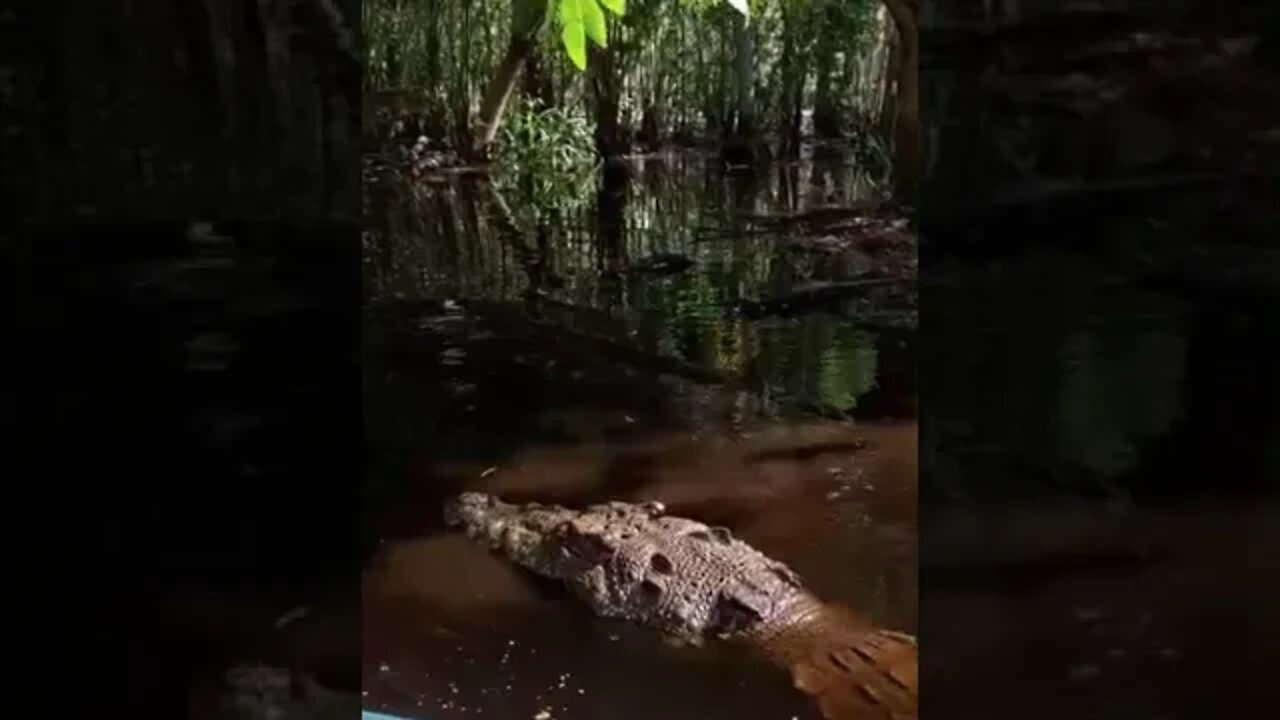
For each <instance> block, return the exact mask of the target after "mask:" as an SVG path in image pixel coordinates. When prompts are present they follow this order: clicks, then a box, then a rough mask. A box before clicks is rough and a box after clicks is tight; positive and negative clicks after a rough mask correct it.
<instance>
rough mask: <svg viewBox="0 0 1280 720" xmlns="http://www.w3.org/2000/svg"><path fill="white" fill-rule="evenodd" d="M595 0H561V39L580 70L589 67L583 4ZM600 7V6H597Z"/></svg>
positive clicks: (570, 57)
mask: <svg viewBox="0 0 1280 720" xmlns="http://www.w3.org/2000/svg"><path fill="white" fill-rule="evenodd" d="M584 2H592V3H594V2H595V0H560V7H559V13H558V15H559V18H560V28H561V29H560V39H561V40H562V41H563V42H564V49H565V52H567V53H569V59H570V60H572V61H573V64H574V66H576V67H577V68H578V69H579V70H586V69H587V37H586V29H585V27H584V26H583V22H582V4H583V3H584ZM597 9H599V8H597Z"/></svg>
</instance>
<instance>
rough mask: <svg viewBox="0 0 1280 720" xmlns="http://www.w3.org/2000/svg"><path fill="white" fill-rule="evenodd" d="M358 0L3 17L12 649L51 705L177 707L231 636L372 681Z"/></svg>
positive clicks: (256, 653)
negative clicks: (364, 495) (362, 614)
mask: <svg viewBox="0 0 1280 720" xmlns="http://www.w3.org/2000/svg"><path fill="white" fill-rule="evenodd" d="M359 10H360V8H359V4H358V3H355V2H350V1H349V0H333V1H332V2H331V1H330V0H314V1H312V0H307V1H303V2H294V3H278V4H259V3H255V2H234V3H212V2H187V1H186V0H183V1H181V2H176V3H95V2H78V1H74V0H73V1H72V2H68V3H34V2H28V3H23V4H20V5H19V6H18V7H13V8H10V9H6V10H5V11H3V13H0V33H2V34H3V37H4V41H3V46H4V54H5V55H6V58H5V60H4V67H3V69H4V71H5V72H4V83H3V98H0V102H3V105H4V110H5V112H4V118H5V120H4V128H3V134H2V137H3V139H2V140H0V144H2V145H3V148H2V149H0V153H2V154H3V155H4V158H5V161H4V163H3V188H4V207H5V212H4V223H3V224H4V227H3V234H4V241H5V242H4V250H5V253H4V254H5V260H6V263H5V267H6V269H8V270H12V271H13V272H12V274H9V273H6V275H9V280H7V281H6V283H5V286H6V288H9V289H12V290H13V291H14V294H13V296H12V302H11V303H10V308H11V309H12V310H13V315H14V323H13V325H12V327H15V328H16V329H17V330H18V332H17V333H16V334H11V335H10V336H9V342H6V343H5V346H6V351H7V352H6V355H8V356H10V357H11V358H13V359H15V360H16V361H17V362H16V363H15V365H16V367H15V369H14V370H13V371H12V372H11V374H10V376H9V378H10V381H11V385H12V387H13V389H14V392H13V393H12V397H15V398H16V399H17V402H16V403H14V404H13V405H12V407H13V408H14V410H15V412H14V413H13V419H14V421H15V427H16V430H17V432H16V433H15V434H11V435H10V437H11V438H13V439H14V440H15V442H14V451H15V452H13V453H6V455H7V456H8V459H10V460H12V461H13V462H12V463H6V465H9V467H8V468H6V470H5V472H4V476H5V477H6V479H7V481H8V485H9V487H10V488H12V490H11V491H10V495H9V498H8V500H7V503H6V504H7V506H8V508H9V509H10V513H11V517H12V518H13V519H12V520H11V521H10V524H9V527H8V529H9V533H10V544H11V547H12V548H15V549H17V554H16V556H17V558H18V560H19V562H18V564H17V567H18V572H17V573H16V575H14V576H11V577H10V578H9V582H8V585H9V586H10V587H11V588H12V590H11V592H10V593H9V595H10V596H11V597H12V598H13V599H14V600H15V601H16V604H17V608H18V610H19V614H18V615H17V616H16V618H15V619H16V620H18V628H17V632H16V633H15V634H14V635H13V637H12V639H13V640H14V644H13V646H12V650H13V652H14V658H15V662H16V663H17V665H18V666H19V667H20V672H21V673H22V674H23V675H25V676H29V677H30V680H29V683H30V684H29V685H28V687H27V688H26V690H25V691H20V692H25V693H26V694H27V695H28V696H30V697H38V698H39V702H40V703H41V704H42V708H43V710H44V711H45V712H51V713H52V714H54V715H58V716H71V715H72V714H73V713H76V712H78V710H77V709H76V708H75V706H77V705H80V704H81V703H83V704H84V705H85V706H87V707H89V708H91V709H92V710H93V712H94V714H102V713H103V712H110V711H115V710H124V711H128V712H130V713H132V714H134V715H135V716H147V717H150V716H153V715H154V716H158V717H184V716H186V715H185V713H187V711H188V704H189V698H188V696H189V694H190V690H191V689H192V688H193V687H197V686H205V685H210V684H213V685H216V683H217V682H218V678H219V676H220V674H221V672H222V671H223V670H224V669H225V668H226V667H228V666H230V665H232V664H235V663H241V662H250V663H252V662H264V663H270V664H275V665H279V666H283V667H288V668H291V669H293V670H297V671H299V672H303V673H306V674H309V675H311V676H313V677H315V678H317V679H318V680H319V681H320V682H322V683H323V684H325V685H327V686H329V687H332V688H338V689H342V690H346V691H351V692H354V691H355V690H356V688H358V687H359V684H360V680H359V643H358V641H359V626H358V619H357V618H358V609H359V573H360V557H359V550H358V548H359V536H358V533H359V525H358V523H359V511H360V485H359V483H360V477H361V471H362V466H363V448H362V426H361V421H360V418H361V405H360V403H361V386H360V375H359V362H360V359H359V350H360V325H359V322H360V306H361V302H362V298H361V288H360V275H359V269H360V225H359V218H360V204H361V198H360V182H361V179H360V169H359V165H360V164H359V112H360V102H359V101H360V80H361V76H360V65H359V35H360V12H359ZM298 608H303V609H305V610H306V612H305V613H304V614H303V617H304V619H303V620H299V621H297V622H294V623H292V624H290V625H288V627H287V628H285V629H280V630H277V629H276V626H275V622H276V620H277V619H278V618H280V617H281V616H282V615H283V614H286V613H288V612H290V611H291V610H296V609H298ZM296 616H297V614H296V613H295V615H294V617H296ZM318 638H320V639H318ZM37 688H40V689H39V690H38V689H37ZM45 688H48V689H45Z"/></svg>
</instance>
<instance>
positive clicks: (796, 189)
mask: <svg viewBox="0 0 1280 720" xmlns="http://www.w3.org/2000/svg"><path fill="white" fill-rule="evenodd" d="M873 193H874V190H873V188H872V187H871V186H870V183H868V182H867V181H866V179H865V175H864V174H863V173H861V172H859V170H858V168H857V167H854V166H852V165H850V164H848V163H842V162H839V161H838V160H836V161H834V162H821V161H819V162H803V163H796V164H791V165H785V166H781V167H777V168H774V169H772V170H769V171H763V172H761V173H759V174H756V175H745V174H744V175H734V174H726V173H725V172H724V171H723V170H722V169H721V168H720V167H718V166H717V165H716V164H715V163H713V162H710V161H706V160H704V159H702V158H700V157H696V156H677V157H671V158H665V159H661V160H659V159H647V160H636V161H631V162H629V163H628V164H627V165H625V166H610V167H606V168H604V169H603V171H602V173H601V180H600V181H599V182H597V183H596V186H595V187H591V186H586V187H583V188H580V190H579V191H578V192H577V193H576V194H574V193H570V194H568V195H567V196H566V198H565V201H564V202H562V203H560V204H559V207H554V208H532V207H530V206H529V204H527V203H522V202H520V198H518V197H512V196H510V195H509V194H503V193H501V192H500V191H498V190H497V189H496V188H495V185H494V184H492V183H489V182H488V181H485V180H478V179H475V178H472V177H467V176H453V177H451V178H449V179H442V180H440V181H439V182H428V183H419V184H414V185H405V184H397V183H394V182H388V183H386V184H384V185H382V186H380V187H379V188H378V189H377V190H375V191H374V192H373V193H372V194H371V202H370V208H369V214H370V220H371V223H372V226H371V230H370V231H369V232H368V234H367V235H366V240H365V243H366V247H365V268H364V270H365V287H366V294H367V295H368V297H369V301H370V303H371V304H372V305H375V306H379V305H383V306H385V305H389V304H394V303H397V302H405V301H418V300H435V301H441V300H455V301H458V302H463V303H465V302H468V301H471V302H485V303H498V304H503V305H508V306H518V307H521V308H523V309H524V310H525V311H527V312H530V313H534V314H536V315H537V316H538V317H539V318H540V319H543V320H550V321H551V322H552V323H554V324H556V325H558V326H561V327H563V328H566V329H569V330H572V331H573V332H575V333H581V334H585V335H588V336H592V337H595V338H600V339H604V340H606V341H607V342H609V343H611V344H614V345H619V346H625V347H628V348H631V349H633V350H635V351H637V352H638V353H643V354H647V355H651V356H655V357H660V358H667V359H672V360H675V361H678V362H679V363H682V364H685V365H687V366H690V367H693V368H697V369H700V370H704V371H707V372H708V373H710V374H712V375H714V376H717V377H722V378H725V379H728V380H730V381H733V382H735V383H744V384H745V385H746V386H747V389H749V390H751V391H754V392H756V393H758V394H759V395H761V396H763V397H766V398H778V399H783V400H788V401H798V403H799V404H801V405H805V406H810V407H812V406H818V407H822V408H826V409H836V410H839V411H853V410H856V409H858V408H859V405H860V399H863V398H866V397H867V396H868V394H872V393H873V392H874V391H875V390H876V389H877V388H878V387H879V383H878V373H881V372H882V368H883V366H884V365H885V363H886V357H888V358H889V362H892V363H895V364H897V365H900V366H902V368H903V369H904V371H905V375H904V372H899V373H897V374H895V375H894V376H893V379H894V382H895V383H896V384H897V385H898V387H896V388H894V389H893V392H894V393H896V394H897V395H910V394H912V391H911V387H910V383H909V380H907V379H906V378H907V377H909V376H910V372H909V367H910V366H911V365H912V362H913V361H912V358H911V347H912V345H913V342H912V338H913V329H912V328H911V327H897V328H894V327H888V328H886V327H883V326H882V324H881V323H876V322H869V321H868V320H870V318H868V317H867V316H866V315H865V313H863V312H862V311H860V310H857V309H854V308H851V307H842V308H834V309H833V308H827V309H826V311H824V312H813V313H805V314H800V315H798V316H794V317H786V318H780V317H773V318H754V319H752V318H747V317H744V316H743V315H742V313H739V312H737V311H736V308H738V307H739V305H740V304H741V303H743V302H744V301H755V300H759V299H762V298H769V297H773V296H776V295H778V294H780V293H786V292H787V291H788V290H789V289H791V288H794V287H796V286H799V285H802V284H804V283H810V282H814V281H836V282H838V281H843V280H850V279H854V278H857V277H861V276H864V275H866V274H867V273H869V272H870V273H873V272H875V271H876V261H875V260H874V259H872V258H870V257H868V256H866V255H862V254H859V253H823V252H812V251H802V250H797V249H796V248H795V247H794V246H792V245H791V244H789V243H788V242H786V240H787V238H786V237H785V236H780V234H779V233H778V232H777V231H762V230H761V228H760V227H759V226H758V225H757V224H753V223H752V219H753V217H756V218H758V217H759V216H762V215H777V214H780V213H788V212H797V211H803V210H806V209H809V208H813V207H819V206H849V205H853V204H856V203H858V202H862V201H866V200H868V199H869V198H870V197H871V196H872V195H873ZM668 256H678V257H680V258H687V259H688V260H690V261H692V265H691V266H690V267H689V268H688V269H687V270H686V271H683V272H677V273H666V274H664V273H660V272H645V271H643V266H645V265H646V264H647V263H650V262H651V261H653V260H654V259H655V258H664V257H668ZM870 399H871V400H875V398H870ZM896 404H897V405H902V404H903V402H902V401H899V402H897V403H896ZM908 404H909V403H908Z"/></svg>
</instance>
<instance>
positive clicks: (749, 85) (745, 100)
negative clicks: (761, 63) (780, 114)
mask: <svg viewBox="0 0 1280 720" xmlns="http://www.w3.org/2000/svg"><path fill="white" fill-rule="evenodd" d="M735 15H736V17H735V18H734V21H733V37H734V51H735V55H734V70H735V75H736V78H735V79H736V80H737V86H738V87H737V91H738V93H737V101H738V103H737V105H738V112H737V126H736V128H735V132H734V135H736V136H737V138H738V139H739V140H746V139H748V138H750V137H751V135H752V134H753V133H754V132H755V81H756V78H755V67H756V63H755V55H756V52H755V42H754V41H755V38H754V36H753V33H752V29H751V26H750V25H748V24H747V19H746V18H745V17H743V16H742V15H740V14H736V13H735Z"/></svg>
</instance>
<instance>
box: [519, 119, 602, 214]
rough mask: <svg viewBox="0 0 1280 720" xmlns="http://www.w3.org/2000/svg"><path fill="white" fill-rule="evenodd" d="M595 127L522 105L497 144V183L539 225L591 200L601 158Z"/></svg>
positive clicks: (579, 120) (584, 121) (585, 122)
mask: <svg viewBox="0 0 1280 720" xmlns="http://www.w3.org/2000/svg"><path fill="white" fill-rule="evenodd" d="M594 142H595V141H594V138H593V137H592V134H591V125H590V123H588V122H587V119H586V118H585V117H583V116H582V115H580V114H577V113H574V112H571V111H568V110H565V109H563V108H558V107H553V108H545V109H541V108H537V107H534V106H532V105H529V104H525V105H522V106H521V107H520V108H518V109H517V110H516V111H515V112H513V113H512V115H511V120H510V122H508V123H507V125H506V126H505V127H504V128H503V132H502V136H501V138H500V139H499V142H498V148H497V150H498V152H497V157H496V160H497V164H496V168H495V169H496V170H497V172H496V174H495V181H496V184H497V185H498V187H499V189H501V190H502V191H503V192H504V194H515V195H517V196H519V197H520V199H521V201H522V202H521V203H520V205H521V206H524V207H528V208H529V212H530V214H531V217H526V218H524V219H525V220H526V221H528V222H536V221H537V220H539V219H541V218H542V217H543V216H545V215H546V214H548V213H549V212H552V211H559V212H564V211H566V210H569V209H573V208H576V207H578V206H580V205H581V204H582V202H583V201H584V199H586V198H588V197H589V196H590V193H589V192H586V190H587V189H589V188H590V186H591V185H592V183H593V182H594V180H595V170H596V165H597V157H596V153H595V149H594Z"/></svg>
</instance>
